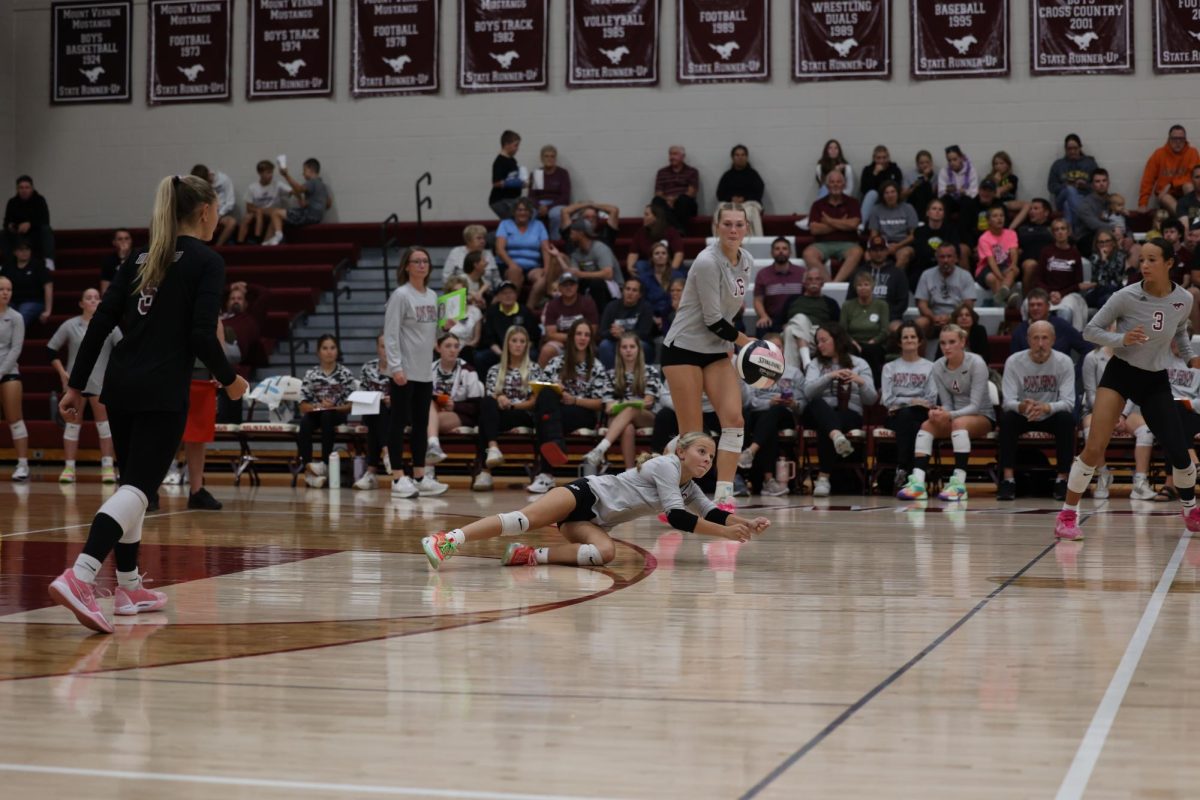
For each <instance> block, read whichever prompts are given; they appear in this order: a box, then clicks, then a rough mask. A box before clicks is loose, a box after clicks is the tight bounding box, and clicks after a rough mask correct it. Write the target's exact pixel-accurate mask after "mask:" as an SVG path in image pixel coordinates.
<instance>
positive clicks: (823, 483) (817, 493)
mask: <svg viewBox="0 0 1200 800" xmlns="http://www.w3.org/2000/svg"><path fill="white" fill-rule="evenodd" d="M829 491H830V489H829V478H826V477H824V476H820V477H818V478H817V479H816V480H815V481H813V497H829Z"/></svg>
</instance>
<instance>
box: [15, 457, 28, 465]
mask: <svg viewBox="0 0 1200 800" xmlns="http://www.w3.org/2000/svg"><path fill="white" fill-rule="evenodd" d="M17 466H18V467H28V466H29V459H28V458H18V459H17Z"/></svg>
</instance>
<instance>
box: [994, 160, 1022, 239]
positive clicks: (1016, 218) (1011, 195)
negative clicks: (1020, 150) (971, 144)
mask: <svg viewBox="0 0 1200 800" xmlns="http://www.w3.org/2000/svg"><path fill="white" fill-rule="evenodd" d="M988 178H990V179H991V181H992V183H994V184H996V199H997V200H998V201H1000V202H1001V203H1003V204H1004V208H1005V209H1006V210H1007V211H1008V212H1009V213H1010V214H1011V215H1012V227H1013V228H1014V229H1016V228H1017V227H1018V226H1019V225H1020V224H1021V223H1022V222H1024V221H1025V217H1026V215H1028V213H1029V203H1026V202H1025V201H1024V200H1021V199H1018V197H1017V186H1018V184H1019V183H1020V179H1019V178H1018V177H1017V176H1016V175H1014V174H1013V162H1012V156H1010V155H1009V154H1008V153H1006V152H1004V151H1003V150H998V151H996V154H995V155H994V156H992V171H991V173H990V174H989V175H988Z"/></svg>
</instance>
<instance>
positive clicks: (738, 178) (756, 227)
mask: <svg viewBox="0 0 1200 800" xmlns="http://www.w3.org/2000/svg"><path fill="white" fill-rule="evenodd" d="M729 158H730V160H731V161H732V162H733V163H732V164H731V165H730V167H729V169H728V170H726V171H725V174H724V175H722V176H721V180H720V182H719V183H718V184H717V204H718V205H720V204H721V203H738V204H739V205H741V206H742V207H743V208H745V209H746V223H747V224H748V225H749V226H750V233H749V234H748V235H750V236H762V235H763V227H762V213H763V192H765V191H766V187H765V186H764V185H763V179H762V176H760V175H759V174H758V171H757V170H755V169H754V167H752V166H750V151H749V150H748V149H746V145H744V144H735V145H734V146H733V149H732V150H730V151H729ZM714 227H715V222H714ZM713 235H714V236H715V235H716V232H715V231H714V233H713ZM675 266H676V268H678V267H679V265H678V264H676V265H675Z"/></svg>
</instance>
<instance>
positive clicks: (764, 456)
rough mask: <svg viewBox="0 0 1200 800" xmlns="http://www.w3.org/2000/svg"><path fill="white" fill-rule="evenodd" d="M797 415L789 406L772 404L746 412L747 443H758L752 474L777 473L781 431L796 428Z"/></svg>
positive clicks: (756, 475)
mask: <svg viewBox="0 0 1200 800" xmlns="http://www.w3.org/2000/svg"><path fill="white" fill-rule="evenodd" d="M795 427H796V416H795V415H794V414H793V413H792V410H791V409H790V408H788V407H787V406H771V407H770V408H764V409H763V410H762V411H748V412H746V443H747V445H750V444H757V445H758V452H757V453H755V454H754V466H753V468H752V469H751V471H750V472H751V476H752V477H754V478H761V477H762V476H763V475H766V474H768V473H769V474H772V475H773V474H774V473H775V460H776V459H777V458H779V432H780V431H781V430H794V429H795Z"/></svg>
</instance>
